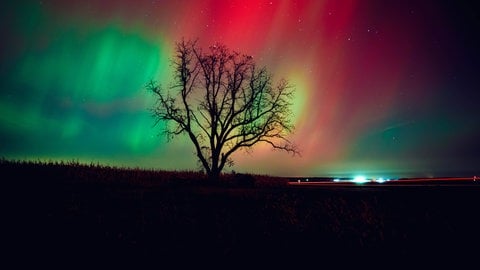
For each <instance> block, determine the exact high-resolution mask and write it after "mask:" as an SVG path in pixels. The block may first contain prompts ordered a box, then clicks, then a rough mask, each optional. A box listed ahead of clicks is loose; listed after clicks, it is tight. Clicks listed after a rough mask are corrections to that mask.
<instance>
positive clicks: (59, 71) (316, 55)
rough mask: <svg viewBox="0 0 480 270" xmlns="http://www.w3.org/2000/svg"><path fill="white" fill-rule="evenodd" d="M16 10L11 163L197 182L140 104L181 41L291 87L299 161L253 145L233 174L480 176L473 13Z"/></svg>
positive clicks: (9, 105) (364, 8)
mask: <svg viewBox="0 0 480 270" xmlns="http://www.w3.org/2000/svg"><path fill="white" fill-rule="evenodd" d="M9 2H11V3H8V4H5V3H3V4H2V7H1V11H0V15H1V18H2V24H1V25H0V31H1V33H0V34H1V39H2V41H1V42H0V44H1V45H0V48H1V54H0V59H1V63H0V89H1V90H0V91H1V92H0V157H2V156H3V157H5V158H9V159H10V158H11V159H34V160H37V159H41V160H64V161H69V160H78V161H80V162H86V163H90V162H94V163H97V162H98V163H100V164H108V165H115V166H129V167H142V168H158V169H168V170H172V169H176V170H185V169H189V170H190V169H191V170H196V169H198V164H197V162H196V160H195V156H194V155H193V151H194V149H193V147H192V145H191V144H190V142H189V141H188V139H187V138H183V137H180V138H177V139H176V140H173V141H171V142H168V143H167V141H166V139H165V138H164V137H161V136H157V135H158V133H159V131H160V128H159V127H153V124H154V119H153V118H152V117H151V115H150V112H149V108H150V107H151V105H152V102H153V100H152V98H153V95H151V94H150V93H149V92H148V91H147V90H146V89H145V84H146V83H147V82H148V81H149V80H150V79H156V80H158V81H160V82H162V83H164V84H167V83H168V82H169V75H170V74H171V73H170V62H169V61H170V58H171V56H172V53H173V46H174V43H175V42H176V41H178V40H179V39H181V38H182V37H185V38H187V39H188V38H192V39H195V38H199V42H200V44H202V46H207V45H211V44H213V43H214V42H222V43H224V44H226V45H227V46H228V47H230V48H231V49H234V50H237V51H240V52H242V53H245V54H249V55H252V56H253V57H254V59H255V60H256V61H257V63H258V64H259V65H262V66H263V65H265V66H267V68H268V69H269V70H270V71H271V72H272V73H273V74H274V75H275V79H280V78H281V77H284V78H287V79H289V80H290V82H291V83H292V84H294V85H295V86H296V96H295V101H294V103H295V104H294V110H293V111H294V115H293V119H294V123H295V126H296V130H295V133H294V134H292V136H291V138H290V139H291V140H292V141H294V142H295V143H296V144H297V145H298V146H299V148H300V150H301V152H302V155H301V156H300V157H298V156H297V157H292V156H290V155H289V154H287V153H283V152H277V151H272V150H271V149H270V148H269V146H267V145H258V146H257V147H256V148H255V150H254V151H253V152H252V153H243V152H241V153H238V154H236V155H235V156H234V158H235V161H236V163H235V166H234V167H233V168H232V169H234V170H236V171H238V172H247V173H261V174H270V175H284V176H294V175H295V176H333V175H335V176H350V175H356V174H365V175H367V176H371V177H380V176H381V177H396V176H398V177H408V176H410V177H415V176H418V177H424V176H448V175H459V176H460V175H467V176H471V175H473V174H474V173H480V165H479V164H480V141H479V140H480V116H479V115H480V93H479V92H480V91H479V90H480V89H479V80H480V72H479V71H480V57H479V52H478V50H479V48H480V42H479V34H480V31H479V30H480V29H479V25H480V23H479V21H480V16H479V8H478V6H472V4H471V3H468V2H473V1H468V2H467V1H465V2H463V1H434V0H425V1H400V0H398V1H383V0H362V1H360V0H351V1H340V0H339V1H337V0H327V1H313V0H312V1H306V0H305V1H279V0H276V1H275V0H272V1H213V0H210V1H208V0H207V1H186V0H185V1H184V0H175V1H134V0H115V1H114V0H106V1H88V0H87V1H86V0H75V1H60V0H58V1H9ZM447 2H448V3H447ZM467 3H468V4H467ZM228 170H230V169H228V168H227V171H228Z"/></svg>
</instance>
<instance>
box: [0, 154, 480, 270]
mask: <svg viewBox="0 0 480 270" xmlns="http://www.w3.org/2000/svg"><path fill="white" fill-rule="evenodd" d="M0 168H1V171H0V172H1V175H2V186H3V188H2V190H3V191H4V196H3V198H4V199H6V201H5V203H4V207H5V208H6V210H5V213H7V216H6V218H5V219H4V225H7V226H6V229H5V230H4V232H5V237H4V239H7V240H8V241H4V243H7V244H5V245H7V246H8V250H9V253H8V254H9V255H8V256H9V257H15V258H17V257H18V259H16V260H17V261H18V262H22V261H25V260H26V261H29V260H37V261H41V262H50V263H52V262H55V261H58V260H60V259H66V260H67V261H69V262H71V263H72V264H76V263H79V262H85V261H90V260H92V261H93V260H97V259H101V260H103V261H112V262H118V261H121V260H123V259H126V258H131V259H136V260H139V261H144V260H153V261H156V262H157V263H158V264H160V265H161V264H163V262H174V263H176V264H178V265H181V264H184V263H188V264H190V263H194V264H198V265H200V264H201V263H202V262H203V263H207V264H209V263H213V262H216V263H219V262H230V264H227V266H228V265H230V266H232V264H231V262H232V261H233V262H236V263H237V264H235V265H238V264H240V265H244V266H259V265H258V264H257V263H263V264H265V265H267V266H271V267H272V266H275V265H284V266H285V265H286V264H287V263H294V264H299V265H300V264H302V263H319V265H326V262H330V263H332V262H333V263H335V264H339V265H342V264H347V263H355V264H359V265H360V264H361V263H366V264H367V265H368V264H370V263H376V262H384V263H386V265H387V266H388V265H401V264H405V265H409V264H413V263H414V262H415V263H417V261H418V260H420V261H421V262H423V263H424V264H426V265H430V266H431V265H432V264H433V263H439V262H442V263H443V262H447V261H448V262H450V263H452V262H453V263H456V264H457V263H458V264H461V263H464V262H465V263H466V262H468V263H469V264H470V263H472V261H476V257H477V256H478V253H479V251H480V249H479V248H477V246H478V245H479V242H478V241H479V240H480V233H479V228H480V227H479V225H480V221H479V220H478V213H479V211H478V207H479V206H480V196H479V195H480V188H479V187H478V186H468V187H467V186H459V187H452V186H444V187H438V186H425V187H408V186H406V187H402V186H395V187H381V186H378V187H362V186H352V187H342V188H333V187H325V188H298V187H297V188H294V187H290V186H288V185H287V180H285V179H284V178H275V177H268V176H255V175H253V176H251V175H225V176H224V179H223V182H222V183H221V184H213V183H208V182H206V180H205V177H204V176H203V175H202V174H201V173H197V172H165V171H153V170H152V171H148V170H140V169H121V168H111V167H105V166H99V165H81V164H78V163H75V162H71V163H65V164H64V163H40V162H12V161H7V160H2V161H1V162H0ZM254 268H255V267H254Z"/></svg>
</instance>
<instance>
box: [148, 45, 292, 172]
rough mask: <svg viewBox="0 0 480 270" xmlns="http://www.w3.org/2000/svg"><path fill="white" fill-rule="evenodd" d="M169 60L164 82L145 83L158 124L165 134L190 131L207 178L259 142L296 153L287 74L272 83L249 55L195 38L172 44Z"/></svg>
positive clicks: (172, 134) (189, 134)
mask: <svg viewBox="0 0 480 270" xmlns="http://www.w3.org/2000/svg"><path fill="white" fill-rule="evenodd" d="M172 65H173V66H172V67H173V77H172V81H171V83H169V84H168V87H163V86H162V85H161V84H158V83H157V82H156V81H153V80H152V81H150V82H149V83H148V84H147V89H148V90H149V91H151V92H152V93H153V94H154V96H155V99H156V103H155V105H154V106H153V107H152V115H153V116H154V118H155V119H156V124H158V123H159V122H165V128H164V130H163V132H164V134H165V135H166V136H167V137H168V138H169V139H171V138H173V137H174V136H176V135H180V134H186V135H187V136H188V138H189V139H190V140H191V142H192V143H193V145H194V147H195V152H196V155H197V157H198V160H199V161H200V163H201V164H202V166H203V168H204V169H205V171H206V173H207V174H208V176H209V178H210V179H212V180H217V179H218V178H219V175H220V173H221V171H222V170H223V169H224V167H225V166H226V165H227V166H228V165H232V164H233V160H232V159H231V156H232V154H233V153H234V152H236V151H238V150H240V149H243V150H247V151H248V150H249V149H251V148H252V147H253V146H254V145H256V144H259V143H267V144H269V145H270V146H271V147H273V148H274V149H278V150H282V151H286V152H288V153H291V154H294V155H295V154H298V153H299V151H298V149H297V147H296V146H295V145H294V144H293V143H292V142H291V141H290V140H289V139H288V137H287V136H288V134H290V133H291V132H292V131H293V129H294V126H293V125H292V123H291V122H292V119H291V105H292V98H293V94H294V87H293V86H292V85H291V84H290V83H289V82H288V81H287V80H286V79H280V80H279V81H278V82H277V83H275V84H274V82H273V76H272V74H270V73H269V72H268V71H267V68H266V67H260V68H259V67H257V65H256V63H255V61H254V60H253V58H252V57H251V56H249V55H244V54H240V53H238V52H236V51H231V50H230V49H228V48H227V47H226V46H225V45H223V44H215V45H213V46H210V47H209V48H208V49H207V50H203V49H202V48H201V47H200V46H199V45H198V42H197V41H195V40H194V41H192V40H181V41H179V42H177V43H176V44H175V54H174V56H173V58H172Z"/></svg>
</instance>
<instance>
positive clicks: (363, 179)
mask: <svg viewBox="0 0 480 270" xmlns="http://www.w3.org/2000/svg"><path fill="white" fill-rule="evenodd" d="M352 181H353V182H354V183H357V184H363V183H366V182H368V180H367V178H366V177H365V176H363V175H358V176H355V178H353V180H352Z"/></svg>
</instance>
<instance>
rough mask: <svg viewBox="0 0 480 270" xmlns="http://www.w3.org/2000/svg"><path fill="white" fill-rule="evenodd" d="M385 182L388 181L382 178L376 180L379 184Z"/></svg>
mask: <svg viewBox="0 0 480 270" xmlns="http://www.w3.org/2000/svg"><path fill="white" fill-rule="evenodd" d="M385 181H387V180H385V179H383V178H382V177H380V178H378V179H377V180H376V182H378V183H383V182H385Z"/></svg>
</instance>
